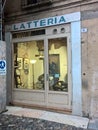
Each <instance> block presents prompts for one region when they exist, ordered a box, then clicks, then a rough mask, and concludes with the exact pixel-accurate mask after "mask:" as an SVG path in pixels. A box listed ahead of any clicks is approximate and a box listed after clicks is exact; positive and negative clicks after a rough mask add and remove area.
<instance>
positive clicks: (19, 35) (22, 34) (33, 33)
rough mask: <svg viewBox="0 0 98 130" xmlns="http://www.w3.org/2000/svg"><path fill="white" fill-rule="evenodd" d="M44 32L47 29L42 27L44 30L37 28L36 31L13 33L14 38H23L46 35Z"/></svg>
mask: <svg viewBox="0 0 98 130" xmlns="http://www.w3.org/2000/svg"><path fill="white" fill-rule="evenodd" d="M44 34H45V29H42V30H36V31H28V32H18V33H13V35H12V36H13V38H22V37H30V36H37V35H44Z"/></svg>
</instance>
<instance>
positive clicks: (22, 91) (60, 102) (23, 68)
mask: <svg viewBox="0 0 98 130" xmlns="http://www.w3.org/2000/svg"><path fill="white" fill-rule="evenodd" d="M80 26H81V25H80V12H76V13H72V14H68V15H62V16H55V17H51V18H44V19H40V20H33V21H29V22H23V23H17V24H13V25H11V26H6V30H7V31H6V34H5V38H6V42H7V44H8V47H7V53H9V51H10V53H9V54H8V57H7V60H8V61H7V62H9V64H8V68H10V65H11V69H8V71H7V74H8V75H9V73H10V74H11V76H10V75H9V76H7V77H8V78H7V81H9V80H10V81H11V82H9V85H10V86H11V88H10V90H11V91H9V92H8V93H9V94H11V102H12V103H13V104H15V105H18V104H21V105H26V106H36V107H44V108H51V109H55V110H63V111H65V110H68V111H70V112H71V111H72V113H73V114H74V115H82V93H81V31H80V30H81V29H80V28H81V27H80ZM9 59H11V61H9ZM9 94H8V95H9Z"/></svg>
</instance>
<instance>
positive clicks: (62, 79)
mask: <svg viewBox="0 0 98 130" xmlns="http://www.w3.org/2000/svg"><path fill="white" fill-rule="evenodd" d="M48 50H49V51H48V52H49V56H48V57H49V90H50V91H68V64H67V62H68V60H67V38H56V39H49V40H48Z"/></svg>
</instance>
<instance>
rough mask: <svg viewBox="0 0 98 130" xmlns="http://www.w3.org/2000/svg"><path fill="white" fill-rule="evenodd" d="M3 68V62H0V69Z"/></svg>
mask: <svg viewBox="0 0 98 130" xmlns="http://www.w3.org/2000/svg"><path fill="white" fill-rule="evenodd" d="M4 68H5V62H4V61H0V69H4Z"/></svg>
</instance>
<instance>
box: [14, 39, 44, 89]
mask: <svg viewBox="0 0 98 130" xmlns="http://www.w3.org/2000/svg"><path fill="white" fill-rule="evenodd" d="M14 87H15V88H20V89H34V90H43V89H44V42H43V40H40V41H30V42H23V43H14Z"/></svg>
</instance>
